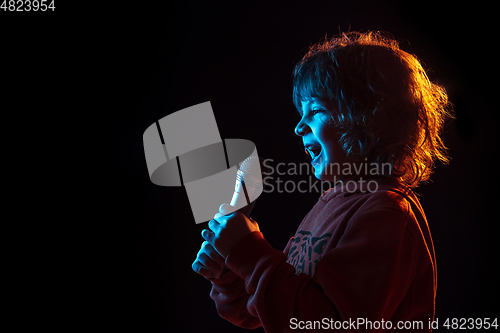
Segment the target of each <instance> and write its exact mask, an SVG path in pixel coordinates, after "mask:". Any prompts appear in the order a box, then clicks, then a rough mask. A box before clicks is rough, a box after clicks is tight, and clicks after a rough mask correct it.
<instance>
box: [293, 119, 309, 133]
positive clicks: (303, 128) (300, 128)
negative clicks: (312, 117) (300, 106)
mask: <svg viewBox="0 0 500 333" xmlns="http://www.w3.org/2000/svg"><path fill="white" fill-rule="evenodd" d="M309 131H311V129H310V128H309V126H307V124H305V123H304V122H303V121H302V120H301V121H299V123H298V124H297V126H295V134H297V135H298V136H304V135H306V134H307V133H309Z"/></svg>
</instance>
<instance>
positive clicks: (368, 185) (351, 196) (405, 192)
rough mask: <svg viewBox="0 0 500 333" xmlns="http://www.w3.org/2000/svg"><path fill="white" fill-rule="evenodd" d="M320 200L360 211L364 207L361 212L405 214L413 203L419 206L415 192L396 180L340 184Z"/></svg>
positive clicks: (386, 179)
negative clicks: (354, 206)
mask: <svg viewBox="0 0 500 333" xmlns="http://www.w3.org/2000/svg"><path fill="white" fill-rule="evenodd" d="M334 199H335V200H334ZM320 200H324V201H326V202H328V203H330V202H331V203H332V204H338V202H339V201H344V202H345V203H347V204H349V205H356V206H358V209H359V208H361V207H362V209H361V210H381V209H391V210H398V211H402V212H404V213H408V212H409V211H410V210H411V206H412V203H415V204H416V205H419V204H418V199H417V197H416V196H415V194H414V193H413V191H412V190H411V189H410V188H409V187H407V186H405V185H403V184H402V183H401V182H399V181H398V180H397V179H394V178H381V179H372V180H369V181H366V180H361V181H356V182H354V181H352V182H351V183H347V184H339V185H337V186H335V187H334V188H331V189H330V190H328V191H326V192H325V193H323V195H322V196H321V198H320Z"/></svg>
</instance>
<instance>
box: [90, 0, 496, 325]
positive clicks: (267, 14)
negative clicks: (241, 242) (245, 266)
mask: <svg viewBox="0 0 500 333" xmlns="http://www.w3.org/2000/svg"><path fill="white" fill-rule="evenodd" d="M495 11H496V8H493V7H492V8H489V9H488V8H486V7H485V6H482V5H481V4H480V3H479V2H470V3H466V4H461V3H460V2H455V3H454V4H453V6H450V5H444V4H439V3H437V2H428V3H422V2H412V3H409V2H405V1H388V2H383V3H380V2H376V1H342V2H341V1H322V2H317V1H286V2H282V3H281V4H277V3H275V2H242V3H240V2H225V3H222V4H215V3H214V2H210V1H187V2H185V3H182V4H177V3H176V4H175V5H174V4H164V5H142V4H141V5H139V4H138V3H134V4H130V6H120V7H117V8H116V10H115V11H113V12H112V13H113V14H109V15H104V16H102V17H101V18H100V20H98V23H99V24H100V25H101V28H99V30H98V31H99V33H98V39H97V40H98V41H96V43H98V44H96V45H94V49H93V50H95V52H98V53H99V57H100V59H101V61H102V63H101V64H102V65H103V66H102V68H103V69H102V72H100V74H99V75H98V76H97V77H96V81H100V84H103V85H104V86H109V87H110V88H109V90H105V94H106V95H107V97H108V98H109V97H110V98H109V102H108V105H107V109H106V111H105V112H104V114H105V115H106V116H111V117H112V118H113V120H114V129H115V130H116V135H114V137H113V138H112V141H108V142H107V143H105V145H106V146H107V147H110V148H111V149H110V150H109V151H110V152H112V155H110V157H111V158H112V160H113V162H112V163H114V164H112V165H111V166H109V170H118V172H115V173H113V177H116V178H114V179H113V181H112V182H111V181H108V182H107V185H109V192H108V193H106V195H107V196H108V198H109V202H111V203H112V205H108V208H109V207H111V210H110V211H109V214H108V215H107V219H106V221H105V224H106V225H107V226H109V227H110V229H111V231H112V232H111V234H110V236H109V238H108V239H106V242H107V243H108V244H110V245H109V248H110V249H109V251H108V252H107V254H106V255H105V256H104V258H105V260H106V264H105V265H104V266H106V270H105V271H106V272H109V273H110V274H111V275H109V276H110V277H111V278H109V279H105V280H106V281H108V284H106V285H105V289H106V290H109V295H113V296H109V295H107V293H106V295H105V296H109V299H110V300H111V301H112V303H110V305H109V308H110V309H117V308H116V305H114V304H120V305H121V307H118V309H121V308H123V311H121V310H120V311H117V315H118V316H117V317H116V323H117V324H118V323H119V324H120V325H123V326H126V327H136V330H135V331H137V332H160V331H161V332H239V331H243V329H240V328H238V327H235V326H233V325H232V324H230V323H228V322H227V321H225V320H223V319H221V318H220V317H219V316H218V314H217V312H216V309H215V306H214V304H213V301H212V300H211V299H210V297H209V292H210V283H209V282H208V281H206V280H205V279H203V278H202V277H201V276H199V275H197V274H196V273H194V272H193V271H192V270H191V263H192V262H193V260H194V259H195V256H196V253H197V252H198V250H199V247H200V245H201V243H202V241H203V239H202V238H201V236H200V233H201V230H202V229H203V228H206V224H200V225H196V224H195V223H194V218H193V217H192V213H191V209H190V206H189V201H188V198H187V195H186V192H185V190H184V188H171V187H159V186H156V185H153V184H152V183H151V182H150V180H149V177H148V172H147V167H146V162H145V158H144V153H143V147H142V134H143V132H144V130H145V129H146V128H147V127H148V126H149V125H151V124H152V123H153V122H155V121H156V120H158V119H160V118H162V117H164V116H166V115H168V114H170V113H173V112H175V111H178V110H181V109H183V108H186V107H189V106H192V105H195V104H198V103H201V102H205V101H210V102H211V104H212V107H213V111H214V113H215V117H216V120H217V124H218V127H219V131H220V134H221V137H222V138H243V139H247V140H251V141H253V142H254V143H255V144H256V146H257V149H258V153H259V155H260V156H263V157H266V158H272V159H273V160H274V161H275V163H280V162H284V163H289V162H294V163H298V162H307V158H306V155H305V154H304V153H303V148H302V143H301V140H300V138H298V137H297V136H295V134H294V132H293V129H294V127H295V125H296V123H297V122H298V120H299V117H298V114H297V113H296V111H295V109H294V107H293V104H292V99H291V92H292V69H293V66H294V64H295V63H296V62H297V61H299V60H300V58H301V57H302V56H303V54H304V52H305V51H306V49H307V47H308V46H309V45H310V44H312V43H316V42H318V41H319V40H320V39H322V38H323V37H325V35H328V36H333V35H336V34H338V33H339V31H347V30H354V31H356V30H359V29H363V30H366V29H372V30H383V31H388V32H389V33H391V34H392V35H393V36H394V37H395V38H396V39H397V40H399V41H400V45H401V47H402V48H403V49H404V50H406V51H408V52H410V53H413V54H416V55H417V57H418V58H419V59H420V60H421V61H422V62H423V63H424V67H425V68H426V69H428V75H429V77H430V78H431V80H434V81H437V82H438V83H439V84H441V85H443V86H444V87H445V88H446V89H447V91H448V93H449V97H450V101H451V102H452V103H453V104H454V108H455V112H456V119H455V120H448V121H447V124H446V126H445V129H444V135H443V136H444V140H445V143H446V144H447V145H448V147H449V149H450V150H449V153H450V155H451V157H452V160H451V164H450V165H448V166H444V165H440V164H438V166H437V168H436V171H435V174H434V175H433V177H432V180H433V181H432V182H430V183H428V184H425V185H422V186H421V187H420V188H419V189H418V190H417V192H418V193H419V194H420V195H421V197H420V198H421V203H422V206H423V207H424V210H425V212H426V214H427V218H428V221H429V224H430V228H431V232H432V236H433V239H434V244H435V249H436V255H437V272H438V289H437V299H436V316H437V318H438V319H439V322H440V326H441V325H442V323H443V322H444V320H445V319H446V318H448V317H457V318H461V317H468V318H483V317H490V318H492V317H495V316H498V313H499V311H498V310H499V307H498V280H499V279H498V259H497V258H498V257H497V251H498V246H497V244H496V243H495V240H496V237H495V236H496V235H495V234H496V230H497V228H496V224H498V216H497V215H495V214H494V212H495V205H496V202H497V201H498V200H497V198H498V195H497V187H496V184H497V183H498V182H497V181H496V177H497V172H496V164H495V159H496V158H497V156H495V155H496V154H495V152H497V151H498V150H497V149H495V148H496V142H497V140H496V132H497V118H494V116H496V115H495V114H496V113H497V112H498V107H497V104H496V103H493V98H494V97H496V94H497V91H496V88H497V87H498V84H497V82H496V81H497V76H496V72H495V70H496V69H495V66H496V65H495V61H496V53H497V50H496V48H497V47H498V45H496V44H495V43H494V42H493V40H494V38H493V35H494V33H493V32H491V30H490V29H492V28H493V23H494V22H495V20H494V19H493V16H492V15H490V14H489V13H492V12H495ZM88 24H90V25H92V24H94V23H93V21H92V19H90V20H89V21H88ZM494 147H495V148H494ZM284 177H285V178H283V179H284V180H286V179H292V180H294V181H298V180H300V179H306V180H307V176H300V177H292V176H284ZM286 177H288V178H286ZM318 196H319V193H318V194H316V193H312V194H300V193H291V194H290V193H281V194H280V193H270V194H267V193H265V194H263V195H262V196H261V198H260V199H259V202H258V203H257V205H256V208H255V210H254V212H253V218H254V219H255V220H256V221H258V222H259V224H260V228H261V230H262V232H263V233H264V235H265V237H266V239H267V240H268V241H269V242H270V243H271V244H272V245H273V246H274V247H275V248H277V249H282V248H284V246H285V245H286V243H287V241H288V239H289V238H290V237H291V236H293V234H294V232H295V230H296V228H297V226H298V224H299V223H300V222H301V220H302V218H303V217H304V216H305V215H306V213H307V212H308V211H309V210H310V209H311V207H312V206H313V205H314V203H315V202H316V200H317V198H318ZM103 274H104V273H103ZM105 298H106V297H105ZM106 299H108V298H106ZM110 311H111V310H110ZM104 316H106V314H104ZM441 327H442V326H441ZM442 329H443V328H442ZM258 331H260V329H259V330H258Z"/></svg>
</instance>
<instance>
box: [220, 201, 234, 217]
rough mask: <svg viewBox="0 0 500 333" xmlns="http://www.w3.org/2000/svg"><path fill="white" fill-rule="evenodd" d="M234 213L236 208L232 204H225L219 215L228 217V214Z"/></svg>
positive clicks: (221, 206) (221, 207)
mask: <svg viewBox="0 0 500 333" xmlns="http://www.w3.org/2000/svg"><path fill="white" fill-rule="evenodd" d="M232 211H234V207H233V206H231V205H230V204H227V203H223V204H222V205H220V207H219V213H221V214H222V215H227V214H229V213H231V212H232Z"/></svg>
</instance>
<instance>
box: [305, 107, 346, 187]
mask: <svg viewBox="0 0 500 333" xmlns="http://www.w3.org/2000/svg"><path fill="white" fill-rule="evenodd" d="M332 107H333V105H332V104H331V103H329V102H325V101H322V100H320V99H318V98H311V99H309V100H305V101H302V110H301V111H300V112H299V113H300V115H301V117H302V118H301V120H300V121H299V123H298V124H297V126H296V127H295V134H297V135H298V136H301V137H302V142H303V144H304V147H305V149H306V151H307V153H308V154H309V155H310V156H311V158H312V161H311V164H312V166H313V167H314V175H315V176H316V178H318V179H320V180H328V181H332V182H333V181H339V180H341V179H342V177H343V175H342V172H341V171H342V167H343V163H345V162H346V161H347V156H346V154H345V152H344V150H343V149H342V148H341V146H340V143H339V139H340V135H339V134H338V133H337V129H336V128H335V126H333V125H332V120H331V115H332V110H333V108H332ZM332 163H334V167H329V166H330V165H331V164H332ZM336 164H338V167H335V165H336ZM339 170H340V174H338V173H339Z"/></svg>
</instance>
